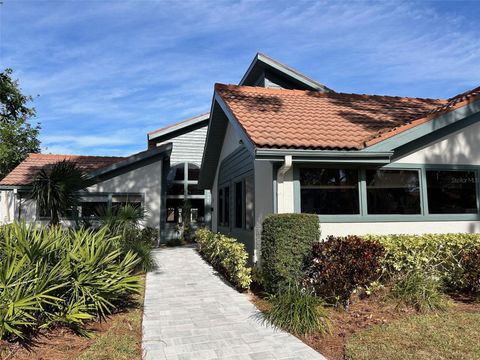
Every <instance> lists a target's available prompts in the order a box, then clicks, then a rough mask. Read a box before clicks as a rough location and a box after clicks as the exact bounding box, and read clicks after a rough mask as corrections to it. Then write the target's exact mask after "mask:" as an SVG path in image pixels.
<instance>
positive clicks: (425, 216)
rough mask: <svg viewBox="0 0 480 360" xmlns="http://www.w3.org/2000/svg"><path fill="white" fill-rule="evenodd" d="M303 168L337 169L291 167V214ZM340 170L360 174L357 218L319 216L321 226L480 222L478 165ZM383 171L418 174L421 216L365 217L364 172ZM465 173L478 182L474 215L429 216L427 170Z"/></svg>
mask: <svg viewBox="0 0 480 360" xmlns="http://www.w3.org/2000/svg"><path fill="white" fill-rule="evenodd" d="M302 167H308V168H313V167H318V168H327V167H328V168H338V164H312V163H309V164H307V163H298V164H295V165H294V168H293V175H294V183H293V187H294V211H295V212H297V213H299V212H301V210H300V209H301V204H300V201H301V197H300V172H299V169H300V168H302ZM342 167H343V168H356V169H358V170H359V189H360V190H359V191H360V194H359V195H360V196H359V198H360V210H361V211H360V212H361V214H360V215H319V217H320V222H323V223H348V222H351V223H362V222H371V223H375V222H435V221H480V165H458V164H412V163H391V164H388V165H385V166H381V167H359V166H355V165H353V164H348V165H347V164H345V165H344V164H342ZM367 168H369V169H377V170H380V169H384V170H418V171H419V172H420V176H419V180H420V206H421V214H392V215H376V214H370V215H369V214H367V213H366V210H367V199H366V195H367V193H366V190H367V189H366V186H367V185H366V171H365V170H366V169H367ZM427 169H428V170H443V171H445V170H464V171H474V172H475V175H476V179H477V186H476V191H477V193H476V196H477V210H478V213H477V214H429V213H428V198H427V196H428V195H427V189H426V186H427V184H426V170H427Z"/></svg>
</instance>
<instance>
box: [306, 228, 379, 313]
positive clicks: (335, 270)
mask: <svg viewBox="0 0 480 360" xmlns="http://www.w3.org/2000/svg"><path fill="white" fill-rule="evenodd" d="M383 254H384V250H383V246H382V245H381V244H379V243H377V242H374V241H368V240H363V239H362V238H360V237H358V236H346V237H334V236H329V237H328V238H327V239H326V240H325V241H323V242H320V243H318V244H315V245H314V246H313V249H312V258H311V260H310V263H309V265H308V267H307V269H306V272H305V282H306V283H307V284H308V285H309V286H311V287H312V288H313V289H314V290H315V293H316V294H317V295H318V296H321V297H322V298H324V299H326V300H327V301H329V302H330V303H331V304H335V305H336V304H338V303H342V304H343V305H344V306H345V307H348V303H349V299H350V296H351V294H352V293H353V291H354V290H355V289H356V288H357V287H360V286H363V287H365V286H368V285H370V284H371V283H372V282H373V281H375V280H378V278H379V276H380V273H381V263H382V259H383Z"/></svg>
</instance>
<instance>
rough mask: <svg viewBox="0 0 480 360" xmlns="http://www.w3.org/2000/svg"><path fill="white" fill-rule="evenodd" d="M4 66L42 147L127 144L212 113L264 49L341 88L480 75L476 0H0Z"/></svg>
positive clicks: (407, 87)
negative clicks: (215, 101) (27, 102)
mask: <svg viewBox="0 0 480 360" xmlns="http://www.w3.org/2000/svg"><path fill="white" fill-rule="evenodd" d="M2 2H3V4H2V5H0V68H1V69H3V68H6V67H9V68H12V69H13V70H14V77H15V78H18V79H19V81H20V86H21V88H22V91H23V92H24V93H25V94H28V95H32V96H34V102H33V105H34V106H35V108H36V111H37V117H36V119H35V120H34V121H38V122H40V123H41V127H42V130H41V141H42V152H45V153H60V154H88V155H111V156H114V155H119V156H124V155H129V154H132V153H135V152H138V151H142V150H144V149H146V138H147V135H146V134H147V132H149V131H152V130H155V129H158V128H161V127H163V126H166V125H169V124H172V123H174V122H177V121H180V120H183V119H186V118H188V117H191V116H195V115H199V114H202V113H206V112H208V111H209V110H210V104H211V100H212V94H213V85H214V84H215V83H228V84H236V83H238V82H239V81H240V79H241V77H242V75H243V74H244V73H245V71H246V69H247V68H248V66H249V64H250V62H251V61H252V59H253V57H254V56H255V54H256V53H257V52H262V53H265V54H267V55H269V56H271V57H273V58H274V59H277V60H279V61H280V62H282V63H284V64H287V65H289V66H291V67H293V68H294V69H296V70H298V71H300V72H302V73H304V74H305V75H307V76H309V77H311V78H313V79H315V80H317V81H319V82H321V83H323V84H325V85H327V86H328V87H329V88H332V89H334V90H335V91H338V92H348V93H366V94H386V95H398V96H412V97H430V98H448V97H451V96H454V95H456V94H458V93H461V92H464V91H466V90H469V89H471V88H474V87H476V86H479V85H480V27H479V26H478V19H479V18H480V0H478V1H465V2H463V1H421V2H410V1H408V2H403V1H400V0H398V1H375V2H363V1H362V2H361V1H352V2H349V1H292V0H288V1H279V0H272V1H259V0H258V1H218V0H217V1H206V0H205V1H204V0H196V1H186V0H182V1H154V0H115V1H114V0H78V1H77V0H61V1H60V0H58V1H50V0H1V1H0V3H2Z"/></svg>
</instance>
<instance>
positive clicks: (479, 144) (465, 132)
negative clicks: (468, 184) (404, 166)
mask: <svg viewBox="0 0 480 360" xmlns="http://www.w3.org/2000/svg"><path fill="white" fill-rule="evenodd" d="M395 162H398V163H410V164H463V165H480V122H477V123H476V124H473V125H470V126H468V127H466V128H464V129H462V130H459V131H457V132H455V133H453V134H450V135H448V136H445V137H443V138H441V139H440V140H438V141H436V142H434V143H431V144H428V145H426V146H424V147H423V148H421V149H420V150H417V151H415V152H412V153H410V154H407V155H406V156H403V157H402V158H399V159H396V160H395Z"/></svg>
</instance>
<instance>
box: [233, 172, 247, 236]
mask: <svg viewBox="0 0 480 360" xmlns="http://www.w3.org/2000/svg"><path fill="white" fill-rule="evenodd" d="M244 202H245V198H244V196H243V181H239V182H237V183H235V227H236V228H237V229H242V228H243V209H244Z"/></svg>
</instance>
